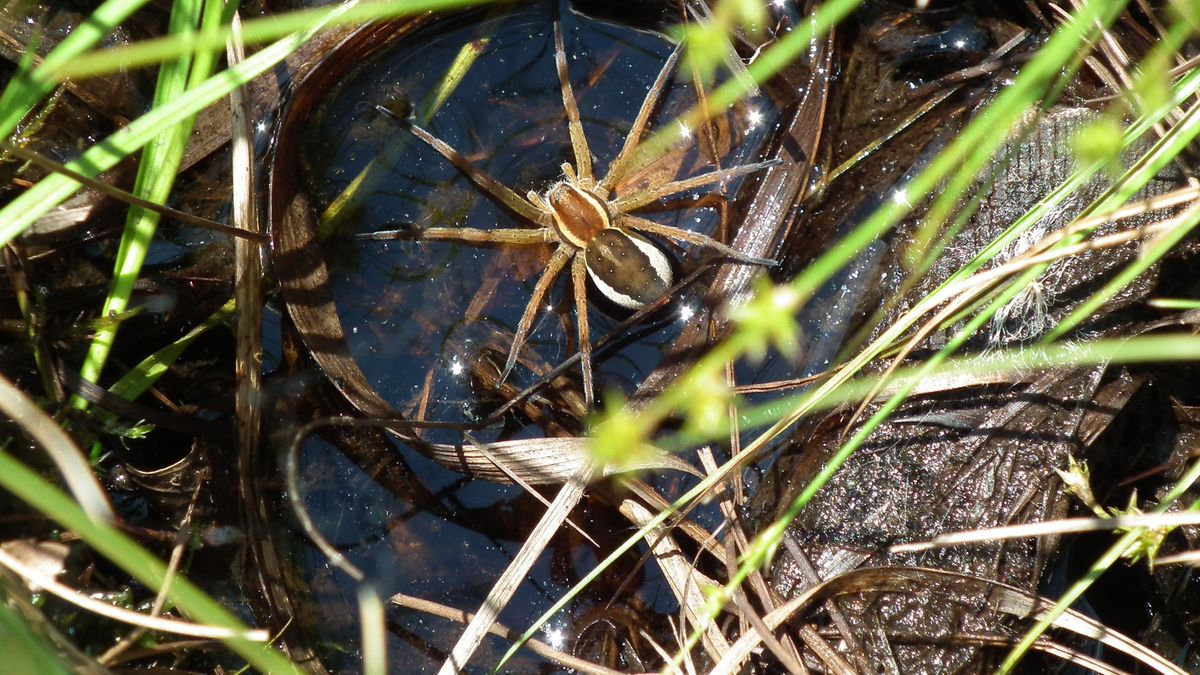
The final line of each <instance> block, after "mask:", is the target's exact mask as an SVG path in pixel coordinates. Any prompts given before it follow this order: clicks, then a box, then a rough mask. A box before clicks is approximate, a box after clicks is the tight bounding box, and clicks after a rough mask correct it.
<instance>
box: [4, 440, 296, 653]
mask: <svg viewBox="0 0 1200 675" xmlns="http://www.w3.org/2000/svg"><path fill="white" fill-rule="evenodd" d="M0 487H3V488H4V489H6V490H8V491H9V492H11V493H13V494H14V495H16V497H18V498H19V499H20V500H21V501H23V502H25V503H26V504H28V505H30V506H31V507H33V508H34V509H36V510H37V511H40V512H41V513H43V514H44V515H46V516H47V517H49V518H50V519H52V520H54V521H55V522H57V523H58V524H59V525H61V526H62V527H64V528H66V529H68V530H70V531H71V532H73V533H75V534H76V535H78V536H79V537H80V538H81V539H82V540H83V541H84V542H85V543H87V544H88V545H89V546H91V547H92V548H93V549H95V550H96V551H97V552H99V553H100V554H101V555H103V556H104V557H106V558H108V559H109V560H111V561H113V562H114V563H116V564H117V565H119V566H120V567H121V569H123V570H125V571H126V572H128V573H129V574H131V575H132V576H134V577H135V578H136V579H138V580H139V581H141V582H142V583H144V584H146V586H147V587H148V588H150V589H151V590H153V591H156V592H157V591H158V590H159V589H160V588H162V586H163V584H164V581H165V580H166V573H167V568H166V565H164V564H163V562H162V561H161V560H159V559H158V558H155V557H154V556H153V555H151V554H150V553H149V552H148V551H146V550H145V549H144V548H142V547H141V546H138V544H137V543H136V542H134V541H133V540H132V539H130V538H129V537H128V536H126V535H125V534H124V533H123V532H121V531H120V530H117V529H115V528H113V527H110V526H107V525H103V524H101V523H97V522H94V521H92V520H91V519H90V518H88V517H87V515H86V514H85V513H84V512H83V511H82V510H81V509H80V508H79V506H78V505H76V504H75V502H74V501H73V500H72V499H71V498H70V497H69V496H67V495H66V494H64V493H63V492H62V491H60V490H59V489H58V488H56V487H55V486H53V485H51V484H50V483H49V482H48V481H47V480H46V479H44V478H42V477H41V476H40V475H38V474H37V472H35V471H33V470H31V469H30V468H29V467H27V466H25V465H24V464H23V463H21V462H19V461H17V460H16V459H15V458H14V457H13V456H12V455H10V454H8V453H6V452H3V451H0ZM167 597H168V599H169V600H170V601H171V602H172V603H173V605H174V606H175V607H177V608H178V609H179V610H180V611H182V612H183V613H184V614H186V615H187V616H188V617H189V618H191V619H192V620H194V621H197V622H201V623H206V624H210V625H213V626H221V627H224V628H229V629H231V630H235V631H245V630H247V627H246V626H245V625H244V624H242V622H241V621H240V620H238V618H237V617H235V616H234V615H233V614H232V613H230V612H229V610H227V609H225V608H224V607H222V606H221V605H220V604H219V603H217V602H216V601H215V600H213V599H212V598H210V597H209V596H208V595H206V594H205V593H204V592H203V591H201V590H200V589H199V588H198V587H197V586H196V585H195V584H192V583H191V582H190V581H188V580H187V579H185V578H182V577H174V578H172V579H171V584H170V587H169V588H168V590H167ZM223 642H224V643H225V644H226V646H228V647H229V648H230V649H231V650H233V651H234V652H236V653H238V654H239V655H240V656H241V657H242V658H244V659H246V661H247V662H249V663H250V664H251V665H252V666H254V667H255V668H257V669H258V670H259V671H260V672H264V673H299V672H300V670H299V668H297V667H296V666H295V665H294V664H292V663H291V662H289V661H288V660H287V659H286V658H285V657H284V656H283V655H282V654H280V653H279V652H277V651H275V650H274V649H272V648H271V647H270V646H268V645H264V644H260V643H257V642H252V641H250V640H246V639H239V638H233V639H229V640H224V641H223Z"/></svg>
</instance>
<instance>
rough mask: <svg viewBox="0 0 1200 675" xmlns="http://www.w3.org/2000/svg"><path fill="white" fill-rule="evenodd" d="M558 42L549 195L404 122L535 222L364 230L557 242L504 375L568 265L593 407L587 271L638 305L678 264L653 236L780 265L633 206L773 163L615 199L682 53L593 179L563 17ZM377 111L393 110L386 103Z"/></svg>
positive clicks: (623, 301) (615, 296)
mask: <svg viewBox="0 0 1200 675" xmlns="http://www.w3.org/2000/svg"><path fill="white" fill-rule="evenodd" d="M554 42H555V63H556V65H557V67H558V79H559V84H560V87H561V89H562V98H563V105H564V107H565V108H566V114H567V127H568V131H569V133H570V137H571V146H572V148H573V151H574V156H575V164H574V166H572V165H571V164H569V163H564V164H563V165H562V171H563V176H564V178H563V179H562V180H560V181H558V182H556V183H554V184H552V185H551V186H550V187H549V188H547V189H546V190H545V191H544V192H541V193H538V192H529V193H528V194H527V195H526V196H525V197H521V196H520V195H518V194H517V193H516V192H514V191H513V190H512V189H510V188H508V187H506V186H504V185H502V184H500V183H498V182H497V181H495V180H494V179H492V178H491V177H489V176H488V175H487V174H485V173H483V172H482V171H480V170H479V169H477V168H475V167H474V166H473V165H472V164H471V163H470V162H469V161H468V160H467V159H466V158H465V157H463V156H462V155H461V154H460V153H459V152H458V151H457V150H455V149H454V148H452V147H450V146H449V145H448V144H446V143H445V142H444V141H442V140H441V139H439V138H437V137H436V136H434V135H432V134H430V133H429V132H428V131H426V130H424V129H422V128H421V127H419V126H417V125H415V124H412V123H411V122H408V121H403V120H402V123H403V124H404V125H405V126H406V127H407V128H408V129H409V130H410V131H412V133H413V134H414V135H415V136H416V137H417V138H419V139H421V140H422V141H424V142H425V143H427V144H428V145H429V146H430V147H432V148H433V149H434V150H436V151H437V152H438V153H439V154H441V155H442V156H443V157H445V158H446V159H447V160H448V161H449V162H450V163H451V164H453V165H454V166H455V167H456V168H457V169H458V170H459V171H461V172H462V173H463V174H464V175H465V176H466V177H467V178H468V179H470V180H471V181H472V182H473V183H475V185H476V186H478V187H479V188H480V189H481V190H482V191H483V192H484V193H485V194H486V195H487V196H488V197H489V198H491V199H493V200H494V201H496V202H498V203H499V204H501V205H502V206H504V207H505V208H507V209H508V210H509V211H512V212H513V213H515V214H516V215H517V216H519V217H520V218H522V219H523V220H525V221H527V222H528V223H529V224H530V225H532V226H533V227H526V228H502V229H494V230H483V229H476V228H457V227H453V228H452V227H427V228H424V229H421V230H419V231H418V232H415V233H413V232H409V231H406V232H403V233H400V232H377V233H371V234H368V235H365V236H366V237H367V238H372V239H389V238H395V237H401V236H402V237H407V238H411V237H414V236H415V237H416V238H419V239H431V240H444V241H460V242H466V243H477V244H485V243H501V244H525V245H533V244H541V245H553V246H554V247H555V249H554V253H553V254H552V255H551V256H550V260H549V262H547V264H546V270H545V272H543V273H542V276H541V278H539V279H538V281H537V284H536V285H535V286H534V289H533V293H532V297H530V299H529V304H528V305H526V307H525V311H524V313H523V314H522V316H521V320H520V322H519V323H518V324H517V330H516V333H515V335H514V336H513V342H512V347H511V349H510V350H509V353H508V360H507V362H506V363H505V366H504V371H503V374H502V378H504V377H507V376H508V373H509V372H511V371H512V368H513V366H514V365H516V363H517V358H518V357H519V355H520V352H521V349H522V347H523V346H524V344H525V341H526V339H527V338H528V337H529V331H530V329H531V328H532V326H533V321H534V319H535V318H536V317H537V314H538V308H539V307H540V306H541V302H542V299H543V298H544V297H545V295H546V293H547V292H548V291H549V289H550V285H551V284H552V283H553V282H554V280H555V279H556V278H557V277H558V275H559V273H560V272H562V271H563V269H564V268H566V266H567V264H568V263H570V265H571V280H572V286H573V289H574V296H575V307H576V315H577V318H576V321H577V322H578V328H579V349H580V352H581V353H582V359H581V361H582V369H583V387H584V397H585V400H586V401H587V402H588V404H589V405H590V404H591V402H592V396H593V387H592V363H591V357H590V353H591V341H590V338H589V334H588V319H587V283H586V282H587V279H588V278H589V277H590V278H591V279H592V282H593V284H594V285H595V286H596V288H597V290H599V291H600V292H601V293H602V294H604V296H605V297H606V298H608V300H610V301H611V302H613V303H615V304H616V305H618V306H620V307H624V308H626V309H630V310H636V309H639V308H641V307H643V306H645V305H647V304H649V303H650V302H652V301H654V300H656V299H658V298H659V297H661V296H662V295H663V294H664V293H665V292H666V291H667V289H669V288H670V287H671V285H672V283H673V273H672V265H671V261H670V259H669V258H668V257H667V255H666V253H664V252H663V251H662V249H660V248H659V247H658V246H657V245H655V244H654V243H653V242H651V241H650V240H649V239H648V238H647V237H646V235H652V236H657V237H663V238H665V239H670V240H674V241H679V242H687V243H689V244H694V245H696V246H702V247H705V248H709V249H712V250H714V251H717V252H718V253H720V254H722V255H724V256H726V257H728V258H730V259H733V260H736V261H739V262H744V263H750V264H757V265H774V262H773V261H770V260H763V259H761V258H753V257H750V256H747V255H744V254H742V253H739V252H738V251H736V250H734V249H732V248H730V247H729V246H726V245H725V244H722V243H720V242H718V241H716V240H715V239H713V238H711V237H708V236H706V235H703V234H700V233H697V232H691V231H689V230H684V229H681V228H677V227H671V226H668V225H662V224H660V223H656V222H654V221H651V220H648V219H646V218H642V217H639V216H637V215H634V212H635V211H637V210H639V209H643V208H645V207H647V206H650V205H652V204H654V203H656V202H658V201H660V200H662V199H664V198H666V197H670V196H673V195H677V194H679V193H682V192H686V191H688V190H693V189H695V188H699V187H703V186H706V185H711V184H713V183H717V182H719V181H724V180H727V179H730V178H734V177H736V176H740V175H744V174H747V173H750V172H753V171H757V170H759V169H762V168H765V167H767V166H771V165H772V164H774V163H775V162H773V161H768V162H757V163H754V164H745V165H742V166H736V167H732V168H728V169H722V170H718V171H712V172H709V173H704V174H701V175H699V176H694V177H692V178H686V179H683V180H677V181H671V182H666V183H663V184H661V185H655V186H650V187H648V188H645V189H641V190H636V191H632V192H628V193H626V194H622V195H620V196H614V195H613V189H614V187H615V186H616V185H617V184H618V183H619V182H620V180H621V179H622V177H624V175H625V174H626V172H627V171H628V169H629V168H630V166H629V164H630V160H631V159H632V158H633V154H634V150H636V149H637V146H638V143H640V141H641V138H642V135H643V134H644V132H645V130H646V127H647V123H648V122H649V118H650V115H651V112H652V111H653V109H654V108H655V105H656V103H657V101H658V98H659V96H660V95H661V93H662V91H663V87H664V85H665V84H666V81H667V78H668V77H669V76H670V74H671V72H672V70H673V69H674V67H675V63H676V62H677V61H678V58H679V49H678V48H677V49H675V51H673V52H672V53H671V56H670V57H669V58H668V59H667V62H666V64H664V65H663V68H662V70H661V71H660V72H659V74H658V77H657V78H656V79H655V81H654V84H653V85H652V86H651V88H650V91H649V93H648V94H647V96H646V99H645V101H643V103H642V106H641V109H640V110H639V111H638V114H637V117H636V119H635V120H634V123H633V127H632V129H630V132H629V135H628V136H627V137H626V139H625V142H624V144H623V146H622V148H621V151H620V152H619V153H618V155H617V157H616V158H615V159H614V160H613V162H612V164H611V165H610V166H609V168H608V171H607V173H605V175H604V176H603V177H601V178H600V179H599V180H597V179H596V177H595V175H594V174H593V172H592V156H591V152H590V151H589V150H588V145H587V139H586V138H585V136H584V133H583V125H582V124H581V123H580V120H579V109H578V107H577V105H576V102H575V95H574V92H573V91H572V89H571V83H570V80H569V78H568V76H567V59H566V52H565V49H564V47H563V35H562V27H561V25H560V24H559V23H557V22H556V23H555V25H554ZM381 110H382V111H383V112H388V111H386V110H384V109H381ZM389 114H390V113H389Z"/></svg>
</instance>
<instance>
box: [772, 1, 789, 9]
mask: <svg viewBox="0 0 1200 675" xmlns="http://www.w3.org/2000/svg"><path fill="white" fill-rule="evenodd" d="M771 6H772V7H774V8H775V9H783V8H784V7H787V0H771Z"/></svg>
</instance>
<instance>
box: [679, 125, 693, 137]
mask: <svg viewBox="0 0 1200 675" xmlns="http://www.w3.org/2000/svg"><path fill="white" fill-rule="evenodd" d="M679 137H680V138H691V137H692V130H691V129H689V128H687V125H686V124H684V123H683V122H680V123H679Z"/></svg>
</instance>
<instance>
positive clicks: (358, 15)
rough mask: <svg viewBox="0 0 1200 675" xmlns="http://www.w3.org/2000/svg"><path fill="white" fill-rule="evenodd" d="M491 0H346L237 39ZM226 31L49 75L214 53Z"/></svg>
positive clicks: (249, 24) (100, 54) (251, 29)
mask: <svg viewBox="0 0 1200 675" xmlns="http://www.w3.org/2000/svg"><path fill="white" fill-rule="evenodd" d="M491 1H493V0H390V1H387V2H370V3H361V4H355V3H350V4H344V5H339V6H337V7H333V8H327V7H322V8H317V9H302V10H297V11H294V12H286V13H282V14H275V15H272V16H269V17H263V18H258V19H251V20H249V21H244V22H243V23H242V40H243V41H244V42H245V43H246V44H247V45H254V44H260V43H264V42H269V41H271V40H275V39H278V38H280V37H283V36H285V35H290V34H292V33H295V32H300V31H307V30H310V29H311V28H312V26H313V25H316V24H320V25H321V26H322V27H325V28H332V27H335V26H346V25H354V24H360V23H369V22H372V21H383V20H387V19H394V18H397V17H401V16H409V15H413V14H419V13H421V12H429V11H436V10H447V9H455V8H462V7H470V6H472V5H480V4H485V3H487V2H491ZM230 35H231V32H230V29H229V28H228V27H227V26H226V27H223V28H222V29H221V30H219V31H217V32H215V33H212V34H209V35H206V34H203V33H201V32H198V31H193V32H187V33H181V34H179V35H174V36H171V37H162V38H155V39H151V40H145V41H142V42H139V43H137V44H134V45H129V46H126V47H113V48H112V49H101V50H98V51H96V52H93V53H91V54H88V55H87V58H84V59H76V60H74V61H71V62H70V63H64V64H60V65H59V66H58V67H57V68H56V69H55V71H54V73H53V77H54V78H55V79H56V80H62V79H66V78H74V79H79V78H84V77H89V76H92V75H100V74H103V73H111V72H116V71H119V70H124V69H129V68H136V67H138V66H145V65H150V64H153V63H160V62H163V61H166V60H168V59H173V58H178V57H179V56H180V55H183V54H194V53H197V52H201V51H209V52H219V51H220V50H223V49H225V41H226V40H228V39H229V37H230Z"/></svg>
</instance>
